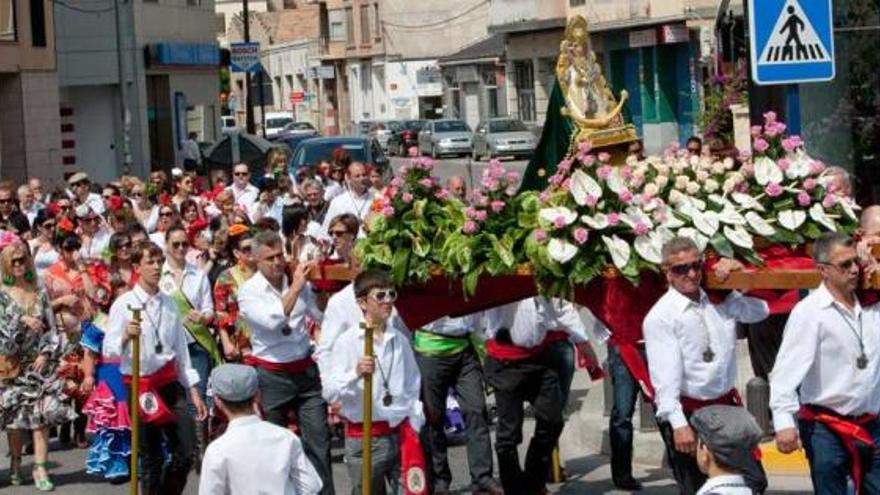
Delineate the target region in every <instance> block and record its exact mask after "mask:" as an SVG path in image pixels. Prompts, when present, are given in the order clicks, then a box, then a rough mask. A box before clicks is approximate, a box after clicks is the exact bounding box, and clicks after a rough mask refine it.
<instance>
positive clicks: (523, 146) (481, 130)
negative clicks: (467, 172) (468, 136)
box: [473, 117, 538, 160]
mask: <svg viewBox="0 0 880 495" xmlns="http://www.w3.org/2000/svg"><path fill="white" fill-rule="evenodd" d="M537 144H538V143H537V139H536V138H535V135H534V133H532V131H530V130H528V128H526V125H525V124H523V122H522V121H521V120H519V119H513V118H510V117H500V118H496V119H489V120H487V121H485V122H480V124H479V125H478V126H477V130H476V132H474V153H473V158H474V160H479V159H480V157H483V156H485V157H486V159H488V160H491V159H492V158H493V157H495V156H499V155H513V156H514V157H518V156H522V157H526V156H530V155H531V154H532V153H534V152H535V146H537Z"/></svg>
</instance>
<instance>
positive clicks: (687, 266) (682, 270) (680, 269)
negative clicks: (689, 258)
mask: <svg viewBox="0 0 880 495" xmlns="http://www.w3.org/2000/svg"><path fill="white" fill-rule="evenodd" d="M691 270H693V271H695V272H697V273H700V272H702V271H703V262H702V261H694V262H693V263H682V264H680V265H672V266H670V267H669V271H670V272H672V273H674V274H676V275H682V276H683V275H687V274H688V273H690V272H691Z"/></svg>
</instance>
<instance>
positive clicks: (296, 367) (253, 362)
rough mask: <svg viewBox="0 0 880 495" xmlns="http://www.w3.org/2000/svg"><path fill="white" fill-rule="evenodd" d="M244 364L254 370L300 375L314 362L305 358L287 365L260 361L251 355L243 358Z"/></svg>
mask: <svg viewBox="0 0 880 495" xmlns="http://www.w3.org/2000/svg"><path fill="white" fill-rule="evenodd" d="M244 364H247V365H248V366H253V367H255V368H263V369H264V370H266V371H272V372H275V373H287V374H290V375H292V374H295V373H302V372H303V371H305V370H307V369H309V366H311V365H313V364H315V360H314V359H312V356H306V357H304V358H302V359H297V360H296V361H291V362H289V363H273V362H272V361H266V360H265V359H260V358H258V357H256V356H253V355H247V356H245V357H244Z"/></svg>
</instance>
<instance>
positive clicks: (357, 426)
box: [345, 421, 397, 438]
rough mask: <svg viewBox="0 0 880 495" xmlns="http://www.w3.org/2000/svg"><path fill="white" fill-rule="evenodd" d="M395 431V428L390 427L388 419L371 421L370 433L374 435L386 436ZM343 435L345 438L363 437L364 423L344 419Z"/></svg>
mask: <svg viewBox="0 0 880 495" xmlns="http://www.w3.org/2000/svg"><path fill="white" fill-rule="evenodd" d="M396 432H397V428H396V427H395V428H392V427H391V425H390V424H388V421H373V429H372V435H373V436H374V437H387V436H389V435H391V434H393V433H396ZM345 436H346V437H347V438H363V437H364V424H363V423H354V422H351V421H346V423H345Z"/></svg>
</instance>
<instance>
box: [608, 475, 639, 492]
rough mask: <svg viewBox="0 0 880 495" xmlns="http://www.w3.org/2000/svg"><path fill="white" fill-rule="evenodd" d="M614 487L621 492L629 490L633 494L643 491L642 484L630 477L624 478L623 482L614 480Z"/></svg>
mask: <svg viewBox="0 0 880 495" xmlns="http://www.w3.org/2000/svg"><path fill="white" fill-rule="evenodd" d="M614 486H616V487H617V488H620V489H621V490H628V491H631V492H637V491H639V490H641V489H642V483H641V482H640V481H639V480H637V479H635V478H633V477H632V476H630V477H629V478H624V479H622V480H614Z"/></svg>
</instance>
